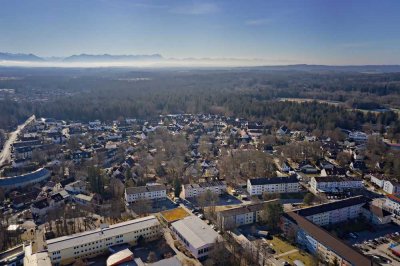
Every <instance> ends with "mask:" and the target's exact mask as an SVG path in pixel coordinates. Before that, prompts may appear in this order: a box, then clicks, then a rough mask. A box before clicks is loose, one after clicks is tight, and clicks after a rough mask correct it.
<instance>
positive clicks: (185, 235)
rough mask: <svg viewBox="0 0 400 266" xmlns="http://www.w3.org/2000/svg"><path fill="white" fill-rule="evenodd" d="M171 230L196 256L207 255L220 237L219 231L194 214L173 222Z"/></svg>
mask: <svg viewBox="0 0 400 266" xmlns="http://www.w3.org/2000/svg"><path fill="white" fill-rule="evenodd" d="M171 231H172V232H173V234H175V236H176V237H177V238H178V239H179V241H180V242H181V243H182V244H183V245H184V246H185V247H186V248H187V249H188V250H189V251H190V253H192V255H193V256H194V257H195V258H203V257H205V256H207V255H208V254H209V252H210V251H211V250H212V248H213V245H214V243H215V241H216V240H217V239H218V238H219V235H218V233H217V232H215V231H214V230H213V229H212V228H211V227H210V226H209V225H207V224H206V223H205V222H204V221H203V220H201V219H200V218H198V217H197V216H193V215H192V216H188V217H185V218H183V219H182V220H179V221H176V222H173V223H172V224H171Z"/></svg>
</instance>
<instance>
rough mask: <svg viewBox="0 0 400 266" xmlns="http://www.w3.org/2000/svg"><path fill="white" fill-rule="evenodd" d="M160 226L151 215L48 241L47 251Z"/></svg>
mask: <svg viewBox="0 0 400 266" xmlns="http://www.w3.org/2000/svg"><path fill="white" fill-rule="evenodd" d="M159 224H160V223H159V222H158V220H157V218H156V217H155V216H154V215H151V216H147V217H143V218H139V219H135V220H130V221H126V222H122V223H118V224H113V225H110V226H109V227H106V228H103V229H101V228H97V229H94V230H91V231H86V232H82V233H77V234H73V235H69V236H62V237H58V238H54V239H50V240H47V241H46V243H47V249H48V251H49V252H53V251H58V250H62V249H67V248H71V247H75V246H78V245H82V244H86V243H90V242H93V241H98V240H99V239H103V238H108V237H113V236H116V235H120V234H125V233H128V232H132V231H136V230H140V229H143V228H147V227H150V226H155V225H159Z"/></svg>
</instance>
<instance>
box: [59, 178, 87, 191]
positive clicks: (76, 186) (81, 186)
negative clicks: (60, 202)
mask: <svg viewBox="0 0 400 266" xmlns="http://www.w3.org/2000/svg"><path fill="white" fill-rule="evenodd" d="M64 189H65V190H66V191H68V193H71V194H80V193H85V192H86V182H85V181H82V180H77V181H75V182H72V183H69V184H67V185H65V188H64Z"/></svg>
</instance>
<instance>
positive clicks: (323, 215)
mask: <svg viewBox="0 0 400 266" xmlns="http://www.w3.org/2000/svg"><path fill="white" fill-rule="evenodd" d="M367 202H369V200H368V199H367V198H365V197H363V196H356V197H352V198H348V199H344V200H340V201H335V202H330V203H325V204H321V205H316V206H313V207H309V208H304V209H300V210H296V211H294V212H295V213H297V214H299V215H301V216H302V217H304V218H306V219H307V220H309V221H311V222H313V223H314V224H316V225H319V226H328V225H333V224H337V223H340V222H345V221H347V220H351V219H355V218H357V217H359V216H360V215H361V214H362V207H363V206H364V205H365V204H366V203H367Z"/></svg>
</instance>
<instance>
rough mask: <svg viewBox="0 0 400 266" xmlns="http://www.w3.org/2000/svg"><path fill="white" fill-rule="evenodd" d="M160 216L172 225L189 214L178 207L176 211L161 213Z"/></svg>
mask: <svg viewBox="0 0 400 266" xmlns="http://www.w3.org/2000/svg"><path fill="white" fill-rule="evenodd" d="M161 216H162V217H163V218H164V220H165V221H167V222H168V223H172V222H173V221H177V220H180V219H183V218H185V217H186V216H189V213H188V212H187V211H185V210H184V209H183V208H180V207H179V208H176V209H172V210H167V211H163V212H161Z"/></svg>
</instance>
